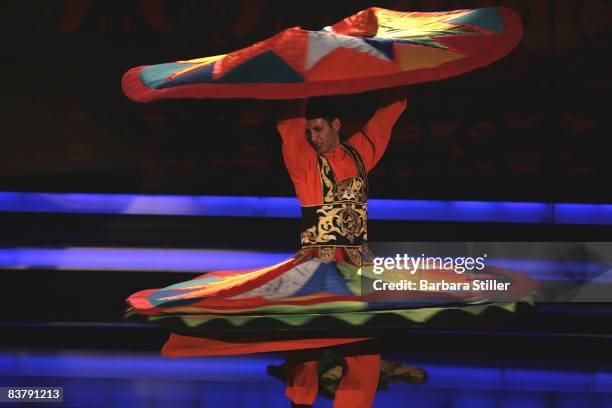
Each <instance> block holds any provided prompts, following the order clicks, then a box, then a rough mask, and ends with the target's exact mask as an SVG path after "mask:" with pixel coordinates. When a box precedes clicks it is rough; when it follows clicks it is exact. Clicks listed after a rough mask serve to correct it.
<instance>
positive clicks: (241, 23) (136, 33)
mask: <svg viewBox="0 0 612 408" xmlns="http://www.w3.org/2000/svg"><path fill="white" fill-rule="evenodd" d="M373 5H376V6H380V7H385V8H391V9H396V10H416V11H437V10H446V9H459V8H472V7H485V6H494V5H504V6H508V7H512V8H513V9H515V10H516V11H517V12H519V13H520V15H521V16H522V18H523V22H524V24H525V37H524V39H523V41H522V43H521V44H520V45H519V47H518V48H517V49H516V50H515V51H513V52H512V53H511V54H510V55H509V56H508V57H506V58H504V59H502V60H500V61H498V62H496V63H494V64H493V65H491V66H489V67H486V68H484V69H479V70H477V71H474V72H472V73H469V74H467V75H462V76H459V77H456V78H452V79H449V80H444V81H440V82H436V83H428V84H422V85H418V86H413V87H411V88H410V97H409V99H410V100H409V108H408V110H407V111H406V113H405V114H404V115H403V116H402V118H401V119H400V121H399V122H398V124H397V126H396V128H395V131H394V134H393V137H392V140H391V143H390V147H389V149H388V151H387V153H386V155H385V156H384V157H383V159H382V160H381V162H380V163H379V165H378V166H377V167H376V168H375V170H374V171H373V173H372V175H371V180H372V191H371V195H372V196H373V197H393V198H400V197H401V198H419V199H427V198H431V199H470V200H512V201H547V202H548V201H564V202H611V200H612V189H610V188H609V185H610V183H609V180H610V178H611V176H612V165H611V164H610V161H609V157H610V155H611V153H612V137H611V136H610V116H611V114H612V112H611V103H610V98H609V92H610V89H611V86H610V72H611V71H612V70H611V67H610V58H609V57H610V38H612V36H611V31H612V24H611V21H612V18H611V17H612V2H611V1H610V0H589V1H586V0H584V1H580V0H558V1H553V0H549V1H546V0H524V1H518V0H516V1H379V2H371V1H361V0H359V1H325V2H293V1H271V0H251V1H238V0H227V1H213V0H202V1H184V0H172V1H169V0H141V1H135V0H123V1H104V0H48V1H26V0H19V1H4V2H2V3H0V8H1V11H0V13H1V15H0V27H1V28H0V30H2V31H3V32H2V35H1V36H0V44H1V49H2V50H3V52H2V54H3V56H2V60H3V62H2V72H3V78H2V79H3V80H2V108H1V109H0V117H1V119H0V134H1V135H2V144H1V147H0V163H1V165H0V191H58V192H109V193H149V194H230V195H250V194H258V195H274V196H289V195H293V188H292V185H291V183H290V180H289V177H288V175H287V172H286V170H285V169H284V166H283V162H282V157H281V155H280V140H279V139H280V138H279V136H278V135H277V134H276V130H275V126H274V125H275V120H276V115H277V110H278V107H279V106H278V105H279V103H280V102H278V101H274V102H273V101H255V100H172V101H162V102H155V103H150V104H145V105H140V104H136V103H134V102H131V101H129V100H128V99H127V98H126V97H125V96H124V95H123V94H122V93H121V90H120V80H121V76H122V74H123V73H124V72H125V71H126V70H127V69H129V68H131V67H133V66H137V65H146V64H156V63H162V62H170V61H173V60H178V59H190V58H197V57H203V56H208V55H215V54H220V53H226V52H230V51H233V50H236V49H239V48H242V47H245V46H248V45H250V44H252V43H254V42H256V41H260V40H263V39H266V38H268V37H269V36H271V35H273V34H275V33H277V32H278V31H280V30H282V29H283V28H287V27H291V26H296V25H297V26H301V27H303V28H306V29H313V30H318V29H320V28H322V27H323V26H325V25H329V24H333V23H335V22H337V21H339V20H341V19H342V18H344V17H346V16H349V15H351V14H353V13H355V12H357V11H359V10H361V9H364V8H367V7H369V6H373ZM339 103H340V105H341V106H342V108H343V109H342V112H341V113H342V118H343V123H344V127H345V128H346V129H347V130H348V131H350V130H351V129H356V128H358V127H359V126H360V125H361V124H363V123H364V122H365V121H366V120H367V119H368V117H369V115H370V114H371V113H372V112H373V109H375V107H376V97H375V94H373V93H368V94H361V95H358V96H357V97H354V96H353V97H346V96H345V97H341V98H339Z"/></svg>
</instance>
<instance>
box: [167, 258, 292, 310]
mask: <svg viewBox="0 0 612 408" xmlns="http://www.w3.org/2000/svg"><path fill="white" fill-rule="evenodd" d="M293 260H294V258H289V259H287V260H285V261H283V262H280V263H277V264H276V265H272V266H268V267H266V268H261V269H257V270H255V271H252V272H247V273H240V274H236V275H234V276H228V277H225V278H223V279H222V280H220V281H216V282H211V283H200V284H197V285H193V286H182V287H179V288H176V290H181V291H182V290H190V289H193V292H189V293H183V294H180V295H176V296H168V297H165V298H160V299H159V300H175V299H192V298H196V297H204V296H209V295H211V294H213V293H217V292H220V291H223V290H227V289H230V288H233V287H236V286H238V285H241V284H244V283H246V282H248V281H250V280H253V279H255V278H258V277H260V276H261V275H265V274H266V273H268V272H269V271H271V270H274V269H277V268H280V267H282V266H283V265H285V264H287V263H289V262H293Z"/></svg>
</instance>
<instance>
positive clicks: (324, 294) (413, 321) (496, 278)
mask: <svg viewBox="0 0 612 408" xmlns="http://www.w3.org/2000/svg"><path fill="white" fill-rule="evenodd" d="M353 261H354V257H352V258H351V257H349V256H348V254H347V251H346V249H345V248H343V247H337V248H335V253H334V254H333V256H332V257H331V259H329V260H327V257H326V261H323V260H322V259H321V258H320V257H319V249H318V248H316V247H312V248H307V249H302V250H301V251H299V252H298V253H296V254H295V255H294V256H293V257H291V258H289V259H287V260H285V261H283V262H280V263H278V264H276V265H272V266H269V267H265V268H258V269H250V270H227V271H214V272H209V273H206V274H203V275H200V276H196V277H195V278H193V279H191V280H188V281H185V282H180V283H177V284H174V285H170V286H167V287H165V288H161V289H147V290H142V291H139V292H136V293H134V294H132V295H131V296H129V297H128V298H127V299H126V302H127V303H128V305H129V308H128V309H127V312H126V318H128V319H130V320H134V319H135V320H138V321H147V322H154V323H157V324H160V325H162V326H164V327H167V328H169V329H171V331H172V333H171V335H170V338H169V340H168V342H167V343H166V344H165V345H164V347H163V349H162V355H163V356H167V357H186V356H204V355H229V354H247V353H256V352H269V351H282V350H292V349H306V348H320V347H328V346H333V345H339V344H345V343H351V342H357V341H362V340H367V339H369V338H372V337H374V334H373V333H374V331H375V330H376V329H384V328H389V327H394V328H398V327H414V326H437V327H449V326H454V327H457V326H463V325H467V324H473V323H479V322H483V321H490V320H491V319H493V320H499V319H503V318H506V317H510V316H512V315H514V314H515V313H516V312H518V311H521V310H525V309H529V308H530V307H531V306H533V305H534V303H535V301H536V300H537V298H538V291H537V286H538V284H537V282H536V281H534V280H532V279H531V278H529V277H528V276H526V275H524V274H522V273H517V272H510V271H506V270H502V269H498V268H492V267H487V268H485V269H483V270H480V271H472V272H465V273H463V274H458V273H455V272H454V271H452V270H450V271H449V270H443V269H419V270H417V271H416V273H413V274H410V273H407V271H406V270H386V271H385V272H384V273H383V274H377V273H374V269H373V266H372V265H371V263H369V262H364V263H361V262H358V263H359V264H360V265H356V264H355V262H353ZM423 280H424V281H426V282H428V285H427V286H426V287H421V286H420V281H423ZM409 282H414V283H413V284H410V283H409ZM475 282H481V284H480V285H475V284H474V283H475ZM421 285H422V284H421ZM409 288H412V289H411V290H409ZM499 288H504V290H503V291H500V290H499ZM347 333H349V334H347Z"/></svg>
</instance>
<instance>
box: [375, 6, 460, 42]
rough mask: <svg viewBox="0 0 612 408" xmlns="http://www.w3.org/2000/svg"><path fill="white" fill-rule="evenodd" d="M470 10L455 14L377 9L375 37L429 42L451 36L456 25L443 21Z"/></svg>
mask: <svg viewBox="0 0 612 408" xmlns="http://www.w3.org/2000/svg"><path fill="white" fill-rule="evenodd" d="M469 12H470V10H465V11H458V12H457V13H450V14H449V13H441V14H440V15H435V13H426V14H422V13H414V12H412V13H404V12H400V11H393V10H386V9H378V10H376V12H375V14H376V19H377V21H378V31H377V32H376V37H378V38H389V39H395V40H416V41H419V40H423V41H431V40H432V37H434V36H437V35H448V34H452V33H453V32H455V31H454V29H455V28H456V27H458V24H452V23H446V22H445V20H450V19H453V18H457V17H459V16H462V15H465V14H467V13H469Z"/></svg>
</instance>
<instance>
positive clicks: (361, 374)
mask: <svg viewBox="0 0 612 408" xmlns="http://www.w3.org/2000/svg"><path fill="white" fill-rule="evenodd" d="M337 350H338V351H339V352H340V353H342V356H343V357H344V367H343V368H342V378H341V379H340V384H339V386H338V389H337V390H336V396H335V398H334V408H349V407H350V408H370V407H371V406H372V403H373V402H374V396H375V395H376V388H377V386H378V377H379V375H380V354H379V353H377V352H376V351H375V348H374V347H373V346H372V343H370V342H362V343H354V344H349V345H344V346H340V347H338V348H337ZM320 353H321V349H310V350H297V351H292V352H290V353H289V354H288V356H287V361H286V367H287V390H286V393H285V394H286V395H287V398H289V400H291V401H292V402H293V403H295V404H302V405H312V404H313V403H314V401H315V400H316V398H317V392H318V385H319V381H318V380H319V376H318V372H317V362H318V359H319V356H320Z"/></svg>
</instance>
